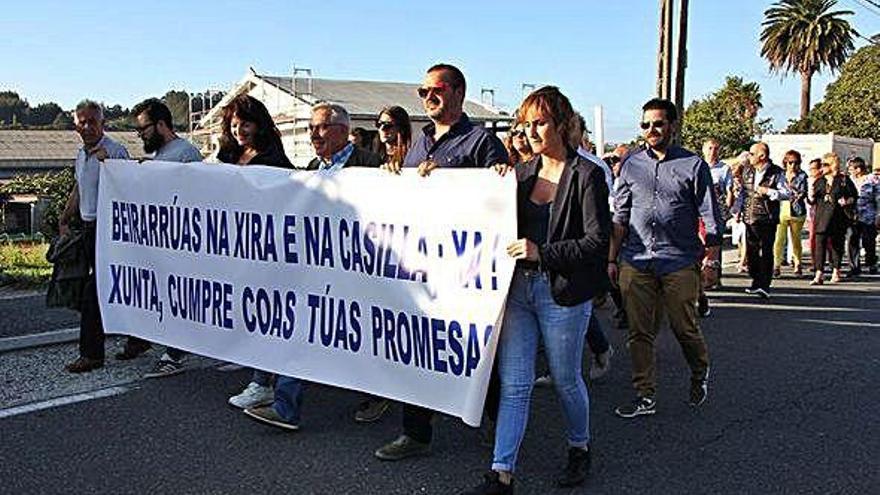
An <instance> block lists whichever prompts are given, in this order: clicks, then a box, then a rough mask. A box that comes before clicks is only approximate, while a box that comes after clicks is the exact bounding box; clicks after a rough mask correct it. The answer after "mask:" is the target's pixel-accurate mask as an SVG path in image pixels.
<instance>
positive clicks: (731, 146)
mask: <svg viewBox="0 0 880 495" xmlns="http://www.w3.org/2000/svg"><path fill="white" fill-rule="evenodd" d="M761 107H762V105H761V88H760V86H759V85H758V83H755V82H749V83H747V82H744V81H743V79H742V78H741V77H735V76H728V77H727V78H725V80H724V86H722V87H721V89H719V90H718V91H716V92H714V93H712V94H710V95H709V96H707V97H705V98H703V99H701V100H694V101H693V102H691V104H690V105H688V107H687V109H686V110H685V111H684V116H683V118H682V126H681V138H682V143H683V144H684V146H685V147H686V148H689V149H692V150H699V149H701V148H702V147H703V141H705V140H706V139H709V138H715V139H716V140H718V145H719V147H720V153H721V156H731V155H734V154H736V153H738V152H740V151H742V150H744V149H747V148H748V147H749V146H750V145H751V144H752V143H753V142H754V137H755V136H756V135H758V134H763V133H765V132H766V131H767V130H769V127H770V124H769V122H770V119H763V120H759V119H758V111H759V110H760V109H761Z"/></svg>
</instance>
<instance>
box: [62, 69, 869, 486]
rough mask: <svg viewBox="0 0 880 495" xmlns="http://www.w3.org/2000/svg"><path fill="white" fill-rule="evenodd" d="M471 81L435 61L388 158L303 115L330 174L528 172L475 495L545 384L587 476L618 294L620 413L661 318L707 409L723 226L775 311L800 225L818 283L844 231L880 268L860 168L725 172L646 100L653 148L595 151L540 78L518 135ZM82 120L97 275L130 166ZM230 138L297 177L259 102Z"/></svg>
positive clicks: (124, 355)
mask: <svg viewBox="0 0 880 495" xmlns="http://www.w3.org/2000/svg"><path fill="white" fill-rule="evenodd" d="M466 89H467V88H466V82H465V77H464V75H463V74H462V72H461V71H460V70H459V69H458V68H456V67H454V66H452V65H448V64H438V65H435V66H432V67H431V68H429V69H428V70H427V72H426V74H425V76H424V81H423V83H422V85H421V86H420V87H419V88H418V95H419V96H420V98H421V100H422V102H423V106H424V110H425V112H426V114H427V116H428V117H429V118H430V121H431V122H430V123H429V124H428V125H426V126H425V127H424V128H422V129H420V130H414V129H413V127H412V124H411V121H410V116H409V115H408V114H407V112H406V110H404V109H403V108H402V107H400V106H388V107H386V108H384V109H382V110H381V111H380V112H379V113H378V117H377V120H376V123H375V126H376V131H377V134H376V135H377V137H378V143H376V146H375V147H374V149H367V148H365V147H363V146H361V145H359V143H360V144H362V143H363V142H364V141H365V140H366V137H365V136H366V134H365V133H363V132H355V133H353V132H352V129H351V118H350V116H349V114H348V112H347V111H346V109H345V108H344V107H343V106H341V105H339V104H336V103H329V102H328V103H318V104H316V105H315V106H314V107H313V108H312V110H311V119H310V123H309V133H310V138H311V143H312V146H313V148H314V153H315V158H314V159H313V160H311V161H310V162H309V164H308V167H307V170H311V171H320V172H322V173H334V172H336V171H338V170H341V169H343V168H346V167H376V168H379V169H381V170H384V171H386V172H387V173H388V174H392V175H395V174H400V173H401V172H402V170H403V169H404V168H410V169H414V170H415V171H416V173H418V174H419V175H420V176H422V177H429V176H430V174H431V171H432V170H435V169H437V168H438V167H439V168H474V167H481V168H490V169H494V170H495V171H496V172H497V173H498V174H499V175H505V174H508V173H512V174H515V176H516V180H517V196H516V201H517V231H518V235H517V240H515V241H513V242H511V243H510V244H509V245H508V246H507V247H506V251H507V254H508V255H509V256H511V257H512V258H514V259H515V260H516V262H515V263H516V268H515V271H514V275H513V279H512V282H511V286H510V289H509V292H508V301H507V304H506V307H505V313H504V315H503V327H502V328H503V331H502V332H501V334H500V337H499V346H498V350H497V356H496V360H495V368H494V370H493V374H492V379H491V381H490V386H489V391H488V395H487V399H486V409H485V416H486V422H487V424H488V425H489V427H490V430H491V432H492V434H491V439H492V441H493V443H494V452H493V456H492V462H491V465H490V469H489V470H488V472H487V474H486V475H485V477H484V479H483V480H482V482H481V483H479V484H478V485H476V486H475V487H474V488H472V489H470V490H468V491H466V492H465V493H469V494H503V493H512V492H513V489H514V484H515V481H514V480H515V477H514V475H515V472H516V466H517V457H518V453H519V449H520V445H521V443H522V440H523V437H524V434H525V430H526V427H527V420H528V418H529V408H530V400H531V395H532V391H533V388H534V387H535V386H536V385H542V384H543V385H548V386H552V387H553V388H554V390H555V392H556V394H557V395H558V397H559V399H560V405H561V406H562V412H563V417H564V420H565V436H566V439H567V447H568V449H567V460H566V463H565V467H564V469H563V470H562V471H561V472H560V473H559V474H558V476H557V479H556V481H557V483H558V484H559V485H560V486H563V487H570V486H577V485H580V484H582V483H583V482H584V480H585V479H586V477H587V475H588V473H589V470H590V465H591V458H592V452H593V450H592V439H591V435H590V398H589V391H588V388H587V384H586V382H585V380H584V370H583V369H582V363H583V361H584V360H583V356H584V354H583V353H584V346H585V345H587V347H588V348H589V349H590V351H591V352H592V354H593V358H592V359H593V361H592V365H591V369H590V372H589V376H590V378H591V379H599V378H600V377H601V376H602V375H603V374H604V373H605V372H607V371H608V369H609V368H610V365H611V357H612V355H613V349H612V348H611V346H610V344H609V343H608V339H607V338H606V336H605V330H604V329H603V328H602V324H601V323H600V321H599V319H598V318H597V317H596V314H595V311H594V309H595V306H597V305H600V304H604V302H605V301H606V299H607V298H610V299H611V300H612V301H613V304H614V307H615V308H616V312H615V320H616V323H617V325H618V326H619V327H621V328H625V329H627V331H628V333H627V339H626V342H627V348H628V351H629V354H630V357H631V360H632V385H633V388H634V397H633V400H632V401H630V402H627V403H625V404H620V405H618V406H617V407H616V408H615V409H614V411H615V414H616V415H618V416H619V417H621V418H636V417H638V416H643V415H651V414H654V413H655V412H656V411H657V407H658V399H657V397H656V361H655V348H654V346H655V340H656V337H657V334H658V332H659V331H660V329H661V327H662V326H663V325H662V323H663V321H668V324H669V327H670V328H671V330H672V332H673V334H674V336H675V338H676V339H677V341H678V343H679V344H680V346H681V348H682V351H683V354H684V357H685V360H686V361H687V364H688V366H689V368H690V371H691V373H690V386H689V388H688V389H687V397H688V402H689V404H690V405H691V407H694V408H698V407H700V406H701V405H702V404H704V403H705V401H706V399H707V397H708V391H709V388H708V385H709V371H710V359H709V352H708V346H707V344H706V340H705V338H704V337H703V333H702V331H701V327H700V324H701V323H700V318H701V317H707V316H709V314H710V308H709V302H708V297H707V296H706V291H707V290H712V289H716V288H718V287H721V261H722V258H721V245H722V240H723V237H724V235H725V231H726V226H727V225H728V224H732V226H733V228H732V231H733V238H734V242H736V243H738V244H741V245H742V246H744V250H743V251H742V253H743V254H741V256H740V257H741V261H740V263H741V266H742V267H743V269H745V270H748V274H749V277H750V278H751V280H752V283H751V285H750V286H749V288H748V289H746V291H747V292H748V293H750V294H755V295H757V296H759V297H761V298H763V299H766V298H769V297H770V286H771V283H772V280H773V278H774V277H779V276H781V273H782V267H783V266H785V265H786V263H787V262H789V261H790V265H791V266H792V271H793V275H795V276H800V275H802V273H803V269H802V259H801V258H802V255H803V253H802V245H801V236H802V230H803V228H804V225H807V226H808V231H809V246H810V253H811V256H812V259H811V269H812V273H813V275H814V278H813V281H812V282H811V283H813V284H822V283H824V275H823V273H824V271H825V270H824V267H825V262H826V258H828V259H827V261H829V263H830V265H831V267H830V268H831V278H830V281H831V282H832V283H836V282H839V281H840V280H841V279H842V274H841V266H842V262H843V258H844V245H845V244H847V243H846V235H847V232H851V235H850V238H849V242H848V246H849V264H850V266H851V269H850V271H849V275H850V276H857V275H858V274H859V273H861V271H862V270H863V269H865V270H867V271H868V272H870V273H872V274H873V273H876V270H877V267H876V262H877V259H876V252H875V240H876V235H877V227H878V222H880V218H878V216H877V211H878V208H880V179H878V177H880V170H874V171H873V172H874V173H873V174H872V173H869V171H868V169H867V166H866V164H865V162H864V161H863V160H861V159H860V158H854V159H851V160H850V161H849V162H848V171H849V175H847V174H846V173H845V170H844V169H843V168H842V167H841V163H840V158H839V157H838V156H837V155H835V154H833V153H829V154H826V155H824V156H823V157H822V158H821V159H818V160H813V161H811V162H810V164H809V166H808V168H807V171H806V172H804V171H803V170H802V166H801V165H802V157H801V155H800V154H799V153H798V152H796V151H793V150H792V151H788V152H787V153H785V155H784V159H783V163H782V166H777V165H776V164H774V163H773V162H772V160H771V159H770V150H769V147H768V146H767V144H765V143H762V142H758V143H755V144H754V145H753V146H752V147H751V148H750V150H749V151H748V152H744V153H743V154H741V155H740V156H739V157H738V158H737V159H736V160H735V161H734V162H733V163H731V164H730V165H728V164H726V163H724V162H723V161H721V160H720V159H719V151H720V148H719V143H718V141H717V140H715V139H713V138H711V137H710V138H708V139H706V141H705V144H704V146H703V149H702V156H700V155H698V154H697V153H694V152H692V151H690V150H687V149H685V148H682V147H681V146H679V145H677V144H676V142H675V136H676V132H677V129H678V126H679V113H678V109H677V108H676V106H675V105H674V104H673V103H672V102H670V101H668V100H662V99H656V98H655V99H651V100H649V101H648V102H647V103H645V104H644V106H643V107H642V118H641V121H640V123H639V125H640V127H641V132H642V138H643V143H642V144H640V145H639V146H633V147H627V146H619V147H617V148H615V149H614V150H613V151H612V152H610V153H608V154H606V155H605V156H603V157H602V158H599V157H597V156H596V155H594V154H592V153H591V152H590V146H589V142H588V141H587V140H586V139H585V136H586V126H585V124H584V121H583V118H582V117H581V116H580V115H579V114H578V113H577V112H575V110H574V108H573V107H572V104H571V102H570V101H569V99H568V98H567V97H566V96H565V95H564V94H563V93H562V92H561V91H560V90H559V89H558V88H556V87H553V86H545V87H542V88H540V89H537V90H535V91H533V92H532V93H531V94H529V95H528V96H527V97H526V98H525V99H524V100H523V102H522V103H521V105H520V106H519V108H518V109H517V111H516V113H515V119H514V122H513V123H512V125H511V128H510V129H509V131H508V132H507V133H506V136H505V139H504V141H502V140H501V139H499V138H498V137H497V136H496V135H495V134H493V133H492V132H490V131H489V130H488V129H486V128H485V127H483V126H479V125H475V124H474V123H472V122H471V120H470V119H469V118H468V116H467V114H465V113H464V111H463V106H464V101H465V94H466ZM74 113H75V123H76V130H77V132H78V133H79V135H80V136H81V138H82V141H83V146H82V149H81V150H80V151H79V152H78V154H77V157H76V179H77V186H76V187H75V188H74V189H73V191H72V192H71V195H70V199H69V201H68V203H67V207H66V208H65V210H64V212H63V213H62V214H61V216H60V220H59V232H60V233H61V235H66V234H67V233H68V232H69V229H70V227H71V226H72V225H74V224H78V228H79V229H80V230H81V231H82V232H83V235H84V243H85V246H86V247H87V248H88V249H87V255H88V257H89V262H90V266H91V268H92V272H94V265H95V259H94V251H95V243H96V239H95V222H96V220H97V191H98V178H99V173H98V171H99V167H100V166H102V165H101V163H102V161H103V160H105V159H107V158H128V156H129V154H128V152H127V151H126V150H125V148H124V147H123V146H121V145H120V144H118V143H116V142H114V141H113V140H112V139H111V138H110V137H109V136H107V135H106V134H104V132H103V120H104V119H103V110H102V108H101V106H100V105H99V104H97V103H95V102H93V101H88V100H86V101H84V102H82V103H81V104H80V105H78V106H77V108H76V111H75V112H74ZM133 114H134V115H135V118H136V123H137V127H136V131H137V134H138V136H140V138H141V139H142V141H143V146H144V151H145V152H146V153H150V154H152V159H154V160H162V161H172V162H201V161H203V157H202V155H201V154H200V153H199V151H198V150H197V149H196V148H195V147H194V146H193V145H192V144H190V143H189V142H188V141H186V140H185V139H183V138H181V137H180V136H178V135H177V134H176V133H175V132H174V125H173V122H172V116H171V112H170V111H169V110H168V108H167V106H165V105H164V104H163V103H162V102H161V101H159V100H155V99H150V100H146V101H144V102H143V103H141V104H139V105H137V106H136V107H135V108H134V111H133ZM221 128H222V135H221V138H220V145H219V149H218V151H217V152H216V154H215V155H214V156H212V157H211V159H209V160H208V161H217V162H222V163H228V164H236V165H239V166H249V165H264V166H272V167H281V168H292V164H291V162H290V160H289V159H288V158H287V156H286V155H285V153H284V147H283V145H282V141H281V134H280V132H279V131H278V128H277V127H276V125H275V123H274V122H273V120H272V117H271V115H270V114H269V112H268V111H267V109H266V107H265V106H264V105H263V104H262V103H260V101H259V100H257V99H255V98H253V97H251V96H248V95H241V96H237V97H235V98H233V99H232V100H231V101H230V102H229V103H228V104H227V105H226V106H225V108H224V109H223V112H222V125H221ZM147 166H148V165H147ZM426 180H430V179H426ZM786 244H790V252H791V257H788V256H786V253H785V251H786V250H785V246H786ZM862 248H864V250H865V252H866V256H865V260H864V264H862V262H861V256H860V250H861V249H862ZM81 308H82V311H81V325H80V332H81V333H80V349H79V350H80V357H79V358H78V359H77V360H75V361H74V362H72V363H70V364H68V365H67V367H66V368H67V370H68V371H69V372H71V373H82V372H88V371H91V370H94V369H97V368H100V367H102V366H103V365H104V329H103V324H102V321H101V313H100V308H99V305H98V299H97V288H96V284H95V278H94V274H93V275H92V276H91V277H90V279H89V284H88V285H87V287H86V288H85V290H84V292H83V301H82V305H81ZM150 347H151V344H150V343H149V342H146V341H143V340H140V339H137V338H129V339H128V340H127V341H126V343H125V345H124V347H123V349H122V351H121V352H119V353H118V354H117V355H116V357H117V359H121V360H126V359H133V358H135V357H138V356H139V355H141V354H143V353H144V352H145V351H146V350H148V349H149V348H150ZM185 357H186V353H185V352H184V351H182V350H179V349H173V348H167V349H165V350H164V351H163V352H162V354H161V356H160V358H159V359H158V361H157V362H156V363H155V365H154V366H153V368H152V369H151V370H150V371H149V372H148V373H147V375H146V376H147V377H151V378H155V377H163V376H170V375H173V374H176V373H179V372H180V371H181V370H182V369H183V364H182V363H183V360H184V359H185ZM539 357H540V359H539ZM540 361H544V362H545V363H544V365H543V368H544V369H541V368H542V366H541V365H539V364H538V363H539V362H540ZM303 394H304V383H303V382H302V380H300V379H298V378H295V377H289V376H274V375H272V374H270V373H267V372H265V371H262V370H253V373H252V375H251V379H250V381H249V383H248V384H247V386H246V387H245V388H244V389H243V390H242V391H241V392H240V393H238V394H236V395H234V396H233V397H230V398H229V404H230V405H232V406H234V407H237V408H241V409H243V410H244V412H245V414H246V415H247V416H249V417H251V418H253V419H255V420H258V421H261V422H264V423H266V424H269V425H272V426H275V427H280V428H284V429H288V430H297V429H298V428H299V426H300V419H301V413H302V407H303V406H302V405H303ZM390 405H391V401H390V400H388V399H386V398H382V397H372V396H365V397H364V398H363V402H362V403H361V405H360V406H359V407H358V409H357V410H356V411H354V415H353V418H354V420H355V421H358V422H363V423H369V422H373V421H376V420H378V419H379V418H380V417H382V415H383V414H384V413H385V412H386V411H387V410H388V409H389V406H390ZM433 416H434V412H433V411H431V410H429V409H425V408H422V407H418V406H416V405H412V404H404V405H403V416H402V421H401V430H402V431H401V434H400V435H399V436H398V437H397V438H395V439H394V440H393V441H391V442H389V443H388V444H386V445H384V446H381V447H380V448H378V449H377V450H376V452H375V456H376V457H377V458H379V459H382V460H385V461H399V460H402V459H406V458H410V457H415V456H420V455H426V454H428V453H430V450H431V441H432V436H433V425H432V419H433Z"/></svg>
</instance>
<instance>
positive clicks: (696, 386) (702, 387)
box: [688, 378, 709, 407]
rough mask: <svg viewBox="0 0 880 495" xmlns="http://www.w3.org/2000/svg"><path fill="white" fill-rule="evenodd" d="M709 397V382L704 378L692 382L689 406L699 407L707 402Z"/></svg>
mask: <svg viewBox="0 0 880 495" xmlns="http://www.w3.org/2000/svg"><path fill="white" fill-rule="evenodd" d="M708 396H709V380H708V378H703V379H701V380H691V398H690V400H689V401H688V405H689V406H691V407H699V406H701V405H702V404H703V403H704V402H706V397H708Z"/></svg>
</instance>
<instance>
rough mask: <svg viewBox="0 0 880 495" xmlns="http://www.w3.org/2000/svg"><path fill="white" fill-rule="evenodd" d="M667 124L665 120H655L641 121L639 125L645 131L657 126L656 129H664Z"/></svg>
mask: <svg viewBox="0 0 880 495" xmlns="http://www.w3.org/2000/svg"><path fill="white" fill-rule="evenodd" d="M665 125H666V121H665V120H655V121H653V122H640V123H639V127H641V128H642V130H645V131H647V130H648V129H650V128H652V127H654V128H656V129H662V128H663V127H664V126H665Z"/></svg>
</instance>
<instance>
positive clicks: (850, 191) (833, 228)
mask: <svg viewBox="0 0 880 495" xmlns="http://www.w3.org/2000/svg"><path fill="white" fill-rule="evenodd" d="M858 198H859V192H858V190H857V189H856V185H855V184H853V181H852V180H851V179H850V178H849V177H847V176H845V175H843V174H840V175H837V176H835V177H834V179H833V180H832V181H831V187H829V186H828V179H827V176H822V177H819V178H818V179H816V182H815V183H814V184H813V201H814V204H815V205H816V210H815V214H814V217H813V232H815V233H817V234H841V233H843V234H846V229H847V228H848V227H849V226H850V224H852V221H851V220H850V219H849V218H848V216H847V210H849V211H853V209H854V208H855V200H857V199H858ZM840 199H852V200H853V204H852V205H849V206H841V205H840V203H838V200H840Z"/></svg>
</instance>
